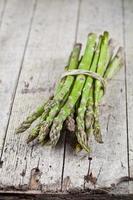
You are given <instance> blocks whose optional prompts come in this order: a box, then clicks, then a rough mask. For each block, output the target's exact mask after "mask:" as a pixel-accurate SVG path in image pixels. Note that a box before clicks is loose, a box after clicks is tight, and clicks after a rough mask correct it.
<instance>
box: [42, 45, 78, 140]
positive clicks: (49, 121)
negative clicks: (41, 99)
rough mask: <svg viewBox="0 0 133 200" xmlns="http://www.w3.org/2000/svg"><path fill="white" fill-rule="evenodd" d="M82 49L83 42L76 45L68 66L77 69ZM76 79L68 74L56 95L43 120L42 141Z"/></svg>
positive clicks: (70, 68)
mask: <svg viewBox="0 0 133 200" xmlns="http://www.w3.org/2000/svg"><path fill="white" fill-rule="evenodd" d="M80 50H81V44H76V45H75V46H74V49H73V53H72V56H71V59H70V65H69V67H68V69H69V70H72V69H77V67H78V61H79V55H80ZM74 79H75V78H74V76H67V78H66V81H65V83H64V85H63V86H62V89H61V90H60V92H59V93H57V95H56V96H55V99H54V100H55V101H57V100H58V101H57V102H56V104H55V106H54V107H53V108H51V110H50V112H49V115H48V117H47V119H46V120H45V121H44V122H43V124H42V126H41V129H40V132H39V136H38V137H39V141H40V142H43V140H44V139H45V137H46V135H47V129H49V127H50V126H51V124H52V122H53V119H54V117H55V116H56V114H57V113H58V112H59V109H60V103H61V102H62V101H63V100H64V97H65V96H68V94H69V93H70V91H71V86H72V84H73V82H74ZM54 100H53V101H54Z"/></svg>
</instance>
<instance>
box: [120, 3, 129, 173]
mask: <svg viewBox="0 0 133 200" xmlns="http://www.w3.org/2000/svg"><path fill="white" fill-rule="evenodd" d="M121 2H122V19H123V21H122V27H123V46H124V70H125V102H126V129H127V165H128V176H129V177H130V161H129V127H128V97H127V61H126V57H127V55H126V35H125V0H121Z"/></svg>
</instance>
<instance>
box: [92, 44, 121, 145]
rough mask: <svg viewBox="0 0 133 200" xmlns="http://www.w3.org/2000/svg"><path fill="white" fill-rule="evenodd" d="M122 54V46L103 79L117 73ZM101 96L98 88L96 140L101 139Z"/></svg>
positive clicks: (108, 78) (99, 140)
mask: <svg viewBox="0 0 133 200" xmlns="http://www.w3.org/2000/svg"><path fill="white" fill-rule="evenodd" d="M122 55H123V49H122V47H120V48H119V49H118V51H117V53H116V55H115V56H114V58H113V59H112V60H111V62H110V63H109V65H108V68H107V70H106V71H105V74H104V79H105V80H106V81H108V80H110V79H111V78H112V77H113V75H114V74H115V73H117V71H118V70H119V69H120V67H121V66H122V65H123V59H122ZM102 97H103V90H102V89H100V90H99V91H97V99H96V102H95V122H94V136H95V139H96V141H97V142H101V141H102V136H101V130H100V123H99V102H100V101H101V98H102Z"/></svg>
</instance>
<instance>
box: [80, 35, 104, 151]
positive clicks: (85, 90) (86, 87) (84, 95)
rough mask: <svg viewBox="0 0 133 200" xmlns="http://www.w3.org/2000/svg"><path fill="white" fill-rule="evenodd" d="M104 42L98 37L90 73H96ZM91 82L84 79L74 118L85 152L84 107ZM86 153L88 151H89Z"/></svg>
mask: <svg viewBox="0 0 133 200" xmlns="http://www.w3.org/2000/svg"><path fill="white" fill-rule="evenodd" d="M105 40H108V38H107V37H105V38H104V37H103V39H102V36H100V37H99V42H98V46H97V49H96V51H95V54H94V58H93V61H92V65H91V68H90V71H92V72H95V71H96V68H97V63H98V59H99V55H100V48H103V45H105V44H106V42H105ZM92 82H93V78H92V77H90V76H88V77H87V79H86V82H85V85H84V88H83V91H82V97H81V101H80V106H79V108H78V114H77V118H76V122H77V130H76V136H77V140H78V142H79V144H80V145H81V146H82V147H83V148H84V147H85V150H87V149H86V146H87V144H85V141H87V135H86V133H85V123H84V117H85V110H86V106H87V101H88V99H89V91H90V89H91V87H92ZM87 143H88V142H87ZM87 151H89V149H88V150H87Z"/></svg>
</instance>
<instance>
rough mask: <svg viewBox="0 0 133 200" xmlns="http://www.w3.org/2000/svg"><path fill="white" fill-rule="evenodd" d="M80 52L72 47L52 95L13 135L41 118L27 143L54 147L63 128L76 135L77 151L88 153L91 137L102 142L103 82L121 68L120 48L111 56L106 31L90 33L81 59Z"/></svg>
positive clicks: (76, 46) (112, 51)
mask: <svg viewBox="0 0 133 200" xmlns="http://www.w3.org/2000/svg"><path fill="white" fill-rule="evenodd" d="M80 51H81V44H75V45H74V48H73V51H72V53H71V56H70V58H69V63H68V66H67V67H66V68H65V70H66V72H65V73H64V75H63V76H62V78H61V80H60V81H59V83H58V84H57V88H56V90H55V93H54V95H53V96H52V97H50V98H49V100H48V101H46V102H45V103H44V104H42V105H41V106H40V107H39V108H37V109H36V111H35V112H33V113H32V114H31V115H30V116H28V117H27V118H26V120H24V121H23V122H22V124H20V126H19V127H18V128H17V129H16V133H21V132H24V131H26V130H27V129H28V128H30V126H31V124H32V123H33V122H34V121H35V120H36V119H37V118H40V121H39V123H38V124H37V125H36V126H35V128H33V129H32V130H31V132H30V133H29V136H28V139H27V143H29V142H31V141H32V140H34V139H35V138H38V141H39V143H41V144H46V143H48V144H51V145H52V146H55V145H56V144H57V143H58V141H59V139H60V135H61V130H62V129H63V128H65V129H68V130H69V131H71V132H73V134H75V138H76V144H75V148H76V151H79V150H82V149H84V150H85V151H87V152H90V147H89V137H90V134H93V135H94V138H95V140H96V141H97V142H98V143H102V135H101V128H100V123H99V104H100V101H101V99H102V97H103V95H104V92H105V86H106V85H105V81H106V82H107V81H108V80H110V79H111V78H112V76H113V75H114V74H115V73H116V72H117V71H118V70H119V69H120V67H121V66H122V65H123V59H122V57H123V56H122V54H123V52H122V48H121V47H120V48H118V50H117V52H116V53H115V54H114V46H113V45H112V39H109V33H108V32H104V33H103V35H100V36H99V38H97V36H96V34H94V33H90V34H89V35H88V38H87V44H86V48H85V50H84V54H83V56H81V58H80Z"/></svg>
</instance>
